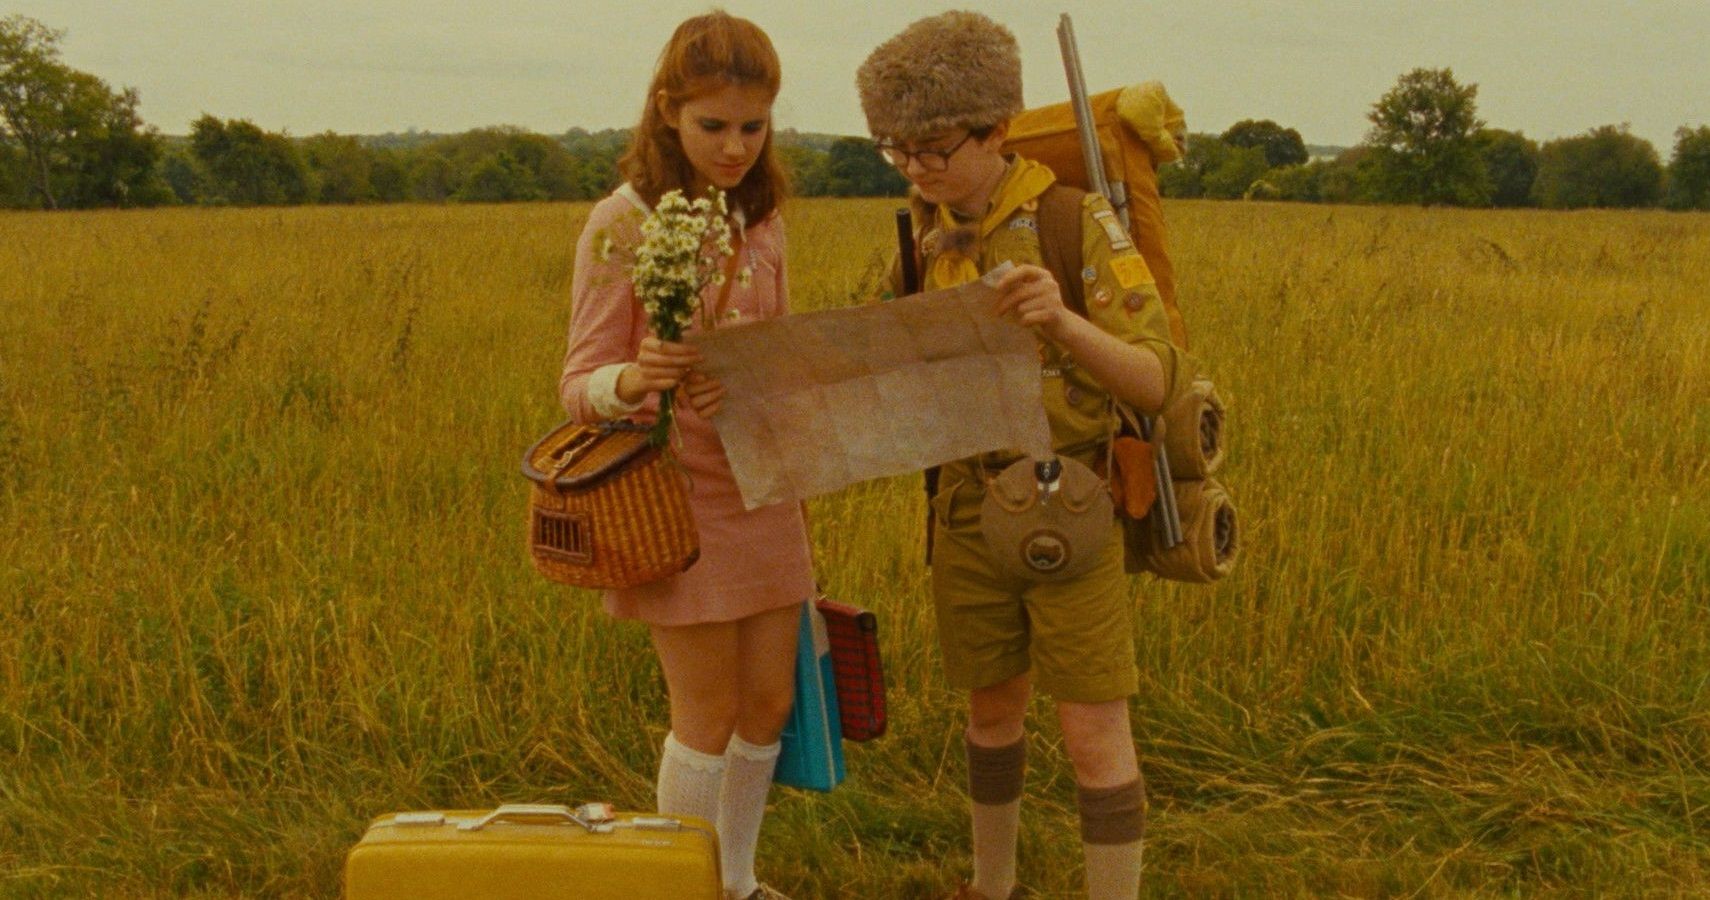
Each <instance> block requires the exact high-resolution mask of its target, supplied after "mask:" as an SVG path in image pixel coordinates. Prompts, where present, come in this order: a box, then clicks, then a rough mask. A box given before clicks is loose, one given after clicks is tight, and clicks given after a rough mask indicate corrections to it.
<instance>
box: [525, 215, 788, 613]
mask: <svg viewBox="0 0 1710 900" xmlns="http://www.w3.org/2000/svg"><path fill="white" fill-rule="evenodd" d="M640 222H641V212H640V211H639V210H637V209H636V207H635V206H634V205H633V204H632V203H631V202H630V201H629V200H627V199H625V198H624V197H622V196H619V195H618V194H613V195H612V196H610V197H607V198H606V199H604V200H602V201H600V202H599V203H598V204H597V205H595V206H594V209H593V211H592V212H590V213H589V214H588V222H587V225H586V226H584V227H583V229H582V236H581V238H580V239H579V240H578V241H577V242H576V270H575V276H574V279H573V281H572V306H571V310H570V342H569V349H568V350H567V351H566V353H565V355H564V374H563V376H562V377H561V378H560V379H559V382H558V396H559V399H560V400H562V401H563V403H564V408H565V409H566V410H568V411H569V413H570V416H571V417H572V418H574V419H576V420H577V421H580V422H592V421H598V420H599V419H600V418H601V416H600V415H599V413H597V412H596V411H595V409H594V407H593V404H592V403H590V402H589V400H588V377H589V375H591V374H592V373H593V372H594V370H596V369H598V368H600V367H601V366H606V365H610V364H612V363H622V362H630V361H633V360H634V359H635V357H636V355H637V353H638V352H639V351H640V347H641V340H642V338H644V337H646V336H647V334H648V331H647V318H646V315H645V313H643V311H642V308H641V304H640V303H639V302H637V300H636V298H635V289H634V286H633V285H632V284H631V283H630V280H629V276H628V272H627V263H626V262H623V261H621V260H620V259H619V258H618V257H617V256H615V255H614V256H613V257H612V258H611V259H610V261H607V262H602V261H601V260H600V258H599V257H600V254H599V252H598V251H599V245H600V244H601V243H603V242H604V241H605V240H606V239H608V238H609V239H611V240H613V241H615V242H616V243H617V244H618V245H619V246H629V247H633V246H634V245H635V242H636V241H638V240H639V237H640V231H639V228H640ZM741 252H742V254H743V256H744V257H746V259H744V260H742V264H743V265H745V266H748V267H750V269H751V271H752V277H751V278H750V279H749V283H748V284H747V285H746V286H745V285H743V284H740V283H737V284H734V285H733V286H732V287H731V290H730V296H729V298H728V299H727V300H726V301H725V306H724V310H725V314H724V316H723V317H722V321H721V322H720V323H719V324H720V325H725V326H727V327H728V325H729V324H734V323H740V322H745V321H754V320H757V319H770V318H773V317H776V316H781V315H784V314H786V313H787V312H788V311H789V310H788V302H787V299H786V298H787V293H786V283H785V279H784V229H783V221H782V219H781V218H780V217H779V216H778V215H777V214H773V215H772V216H770V217H768V218H767V219H766V220H765V221H763V222H760V223H759V224H756V225H754V226H752V227H750V228H749V229H748V230H747V233H746V238H745V240H744V247H743V249H742V251H741ZM718 291H719V289H718V288H716V287H711V286H709V287H708V288H707V291H706V293H705V294H704V295H703V297H702V303H703V304H704V305H705V306H708V307H710V306H711V305H713V304H714V303H716V302H717V299H718ZM700 327H701V326H700V323H699V322H697V323H696V324H694V325H691V326H690V327H689V329H688V330H689V331H690V332H693V331H695V330H697V329H698V328H700ZM678 399H679V402H678V403H677V404H676V405H675V412H676V417H677V428H678V431H679V432H680V434H681V445H680V446H678V447H677V449H676V452H677V454H678V458H679V459H680V460H681V461H682V463H683V465H684V467H685V468H687V469H688V471H689V474H690V477H691V485H690V489H689V505H690V507H692V508H693V510H694V514H695V525H696V527H697V528H698V529H699V531H700V541H701V556H700V559H699V560H697V561H696V562H695V564H694V565H692V566H690V567H689V568H688V570H687V571H685V572H683V573H682V574H679V575H676V576H673V577H671V578H667V579H665V580H663V581H657V582H654V583H652V584H646V585H642V586H640V587H636V588H630V589H627V590H616V591H607V592H606V595H605V606H606V611H607V612H609V613H611V614H612V615H613V616H616V617H618V618H621V619H639V620H641V621H644V622H647V623H649V624H655V625H688V624H694V623H700V622H728V621H733V620H736V619H742V618H746V617H748V616H751V615H754V614H756V613H760V612H765V611H767V610H771V609H778V608H781V607H787V606H791V605H794V604H799V603H801V602H803V601H804V600H806V599H807V598H808V597H809V596H810V595H811V594H812V593H813V590H814V581H813V571H812V566H811V563H810V560H809V553H808V536H807V526H806V523H805V522H804V521H803V519H802V510H801V505H800V504H798V503H780V504H776V505H773V506H764V507H761V508H759V509H755V510H751V511H750V510H744V509H743V508H742V497H741V495H740V494H739V493H738V492H737V489H736V482H735V479H734V478H733V476H732V475H731V472H730V462H729V461H728V460H727V459H726V458H725V455H724V445H723V443H721V442H720V441H719V437H718V432H716V431H715V430H714V429H713V426H712V423H711V422H710V421H708V420H707V419H705V418H702V417H701V416H699V415H697V414H696V413H695V411H694V410H693V409H691V408H690V407H689V405H688V403H687V402H686V401H683V400H682V398H681V395H679V398H678ZM658 408H659V400H658V395H657V394H654V395H649V397H648V398H647V401H646V403H645V404H644V405H643V407H642V409H641V410H640V411H639V412H637V413H635V414H634V418H635V419H636V420H638V421H652V420H653V419H654V417H655V416H657V414H658Z"/></svg>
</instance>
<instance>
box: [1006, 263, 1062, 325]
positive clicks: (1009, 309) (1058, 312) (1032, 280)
mask: <svg viewBox="0 0 1710 900" xmlns="http://www.w3.org/2000/svg"><path fill="white" fill-rule="evenodd" d="M997 294H998V295H997V301H996V302H995V303H994V304H993V306H992V313H993V314H994V315H997V316H999V317H1004V316H1007V317H1010V318H1011V319H1013V320H1014V321H1015V323H1016V324H1018V325H1021V326H1022V327H1024V328H1037V329H1038V330H1039V331H1040V333H1041V334H1043V335H1044V336H1045V337H1047V338H1051V339H1053V340H1054V339H1056V338H1057V337H1058V336H1059V335H1060V334H1061V333H1062V331H1063V329H1064V327H1065V326H1066V325H1067V324H1068V316H1067V314H1066V312H1067V308H1066V307H1064V306H1063V292H1062V291H1061V290H1060V289H1059V288H1058V287H1057V279H1056V278H1053V277H1052V276H1051V273H1050V272H1048V271H1046V270H1044V269H1042V268H1040V267H1039V266H1017V267H1015V268H1014V269H1013V270H1011V271H1010V272H1009V274H1007V275H1005V276H1003V279H1002V280H1000V281H999V282H998V284H997Z"/></svg>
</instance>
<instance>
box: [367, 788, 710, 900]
mask: <svg viewBox="0 0 1710 900" xmlns="http://www.w3.org/2000/svg"><path fill="white" fill-rule="evenodd" d="M344 891H345V897H346V898H348V900H401V898H409V900H475V898H482V900H524V898H527V900H554V898H565V900H569V898H575V900H633V898H638V897H660V898H665V897H669V898H680V900H721V898H722V896H723V888H722V887H721V882H720V880H719V870H718V837H717V835H716V834H715V833H714V831H713V828H712V826H711V825H708V824H707V823H706V822H704V821H702V820H700V819H695V818H687V817H685V818H672V817H667V816H656V815H639V814H635V813H618V812H614V811H613V810H612V808H611V806H610V805H609V804H604V803H589V804H584V805H582V806H579V807H576V808H571V807H568V806H555V805H541V804H509V805H506V806H501V807H499V808H497V809H494V810H482V811H471V810H454V811H445V812H405V813H395V814H393V815H388V816H381V817H380V818H378V819H376V820H374V822H373V824H371V825H370V826H369V827H368V832H367V833H366V834H364V835H363V836H362V840H361V841H359V842H358V843H357V845H356V846H355V847H354V848H352V849H351V851H350V854H349V855H348V856H347V857H346V858H345V862H344Z"/></svg>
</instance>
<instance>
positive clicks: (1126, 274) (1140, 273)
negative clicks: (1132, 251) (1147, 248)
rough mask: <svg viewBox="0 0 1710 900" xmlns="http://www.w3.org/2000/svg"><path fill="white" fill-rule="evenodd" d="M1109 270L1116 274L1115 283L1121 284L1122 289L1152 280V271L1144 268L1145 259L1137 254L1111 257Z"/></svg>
mask: <svg viewBox="0 0 1710 900" xmlns="http://www.w3.org/2000/svg"><path fill="white" fill-rule="evenodd" d="M1110 271H1111V272H1113V273H1114V274H1115V275H1116V283H1117V284H1120V285H1122V289H1123V290H1130V289H1132V288H1136V287H1139V286H1140V285H1142V284H1150V283H1151V282H1152V272H1151V270H1149V269H1147V268H1146V260H1144V259H1142V258H1141V257H1138V256H1115V257H1111V260H1110Z"/></svg>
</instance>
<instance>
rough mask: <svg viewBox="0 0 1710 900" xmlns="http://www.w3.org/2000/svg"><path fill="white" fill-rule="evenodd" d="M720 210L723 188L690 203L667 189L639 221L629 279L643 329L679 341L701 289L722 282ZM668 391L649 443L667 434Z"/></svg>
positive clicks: (723, 221)
mask: <svg viewBox="0 0 1710 900" xmlns="http://www.w3.org/2000/svg"><path fill="white" fill-rule="evenodd" d="M726 212H727V210H726V207H725V203H724V192H723V191H720V190H719V189H717V188H708V189H707V195H706V196H705V197H701V198H699V199H696V200H695V201H693V202H690V201H689V199H688V198H686V197H684V196H683V192H682V191H670V192H668V193H666V194H665V196H663V197H660V198H659V203H658V205H656V206H655V207H654V208H653V212H652V213H651V214H650V215H648V216H647V218H646V220H645V221H643V222H642V223H641V244H640V245H639V246H637V247H636V248H635V262H634V264H633V265H632V266H631V267H630V280H631V281H632V282H634V284H635V294H636V297H637V298H638V299H640V300H641V305H642V308H643V309H645V310H646V311H647V324H648V327H649V328H651V329H652V330H653V333H654V334H655V335H658V337H659V339H660V340H663V341H678V340H681V339H682V337H683V328H684V327H685V326H687V325H688V324H689V323H690V322H692V321H694V317H695V314H696V313H697V312H698V311H700V307H701V291H702V290H703V289H705V288H706V286H707V285H709V284H711V285H722V284H723V283H724V279H725V275H724V272H723V271H722V270H721V268H720V263H721V262H722V261H723V260H724V259H725V258H726V257H728V256H730V254H731V247H730V222H729V220H728V219H727V218H726ZM672 394H673V392H672V391H666V392H664V393H663V394H661V395H660V397H659V421H658V423H657V424H655V425H654V426H653V432H652V441H653V444H654V446H663V445H664V444H665V442H666V440H667V439H668V438H669V436H670V433H671V419H672V413H671V401H672Z"/></svg>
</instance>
